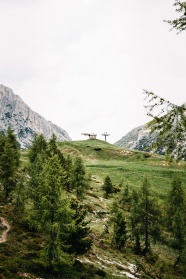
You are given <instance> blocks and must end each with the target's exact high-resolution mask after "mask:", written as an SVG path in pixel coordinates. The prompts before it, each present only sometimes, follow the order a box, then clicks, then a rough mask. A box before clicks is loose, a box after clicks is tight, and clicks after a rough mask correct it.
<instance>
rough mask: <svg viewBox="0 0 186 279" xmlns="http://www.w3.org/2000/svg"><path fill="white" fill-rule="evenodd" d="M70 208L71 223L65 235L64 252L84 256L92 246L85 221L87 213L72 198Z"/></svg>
mask: <svg viewBox="0 0 186 279" xmlns="http://www.w3.org/2000/svg"><path fill="white" fill-rule="evenodd" d="M70 207H71V209H72V210H73V222H72V223H71V225H70V227H69V232H68V234H66V238H65V244H66V245H67V246H66V247H67V248H66V250H67V251H68V252H69V253H75V254H76V255H78V254H84V253H85V252H87V251H88V250H89V249H90V248H91V245H92V239H91V238H90V236H89V234H90V231H91V230H90V228H89V227H88V224H89V222H88V221H85V217H86V213H87V211H86V210H85V209H84V207H83V205H82V204H80V203H79V201H78V200H77V199H74V198H72V199H71V203H70Z"/></svg>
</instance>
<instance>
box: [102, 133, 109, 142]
mask: <svg viewBox="0 0 186 279" xmlns="http://www.w3.org/2000/svg"><path fill="white" fill-rule="evenodd" d="M102 136H104V137H105V141H107V137H108V136H110V134H108V133H107V132H104V133H103V134H102Z"/></svg>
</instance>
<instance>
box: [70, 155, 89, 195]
mask: <svg viewBox="0 0 186 279" xmlns="http://www.w3.org/2000/svg"><path fill="white" fill-rule="evenodd" d="M72 187H73V189H75V191H76V197H77V199H81V198H83V196H84V193H85V192H86V190H87V188H88V181H87V178H86V172H85V166H84V164H83V160H82V159H81V158H80V157H76V159H75V162H74V165H73V169H72Z"/></svg>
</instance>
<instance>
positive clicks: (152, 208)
mask: <svg viewBox="0 0 186 279" xmlns="http://www.w3.org/2000/svg"><path fill="white" fill-rule="evenodd" d="M135 199H136V201H135V202H137V203H136V204H135V205H134V203H133V206H134V207H132V210H131V225H132V234H133V235H134V236H135V240H136V243H140V240H141V241H143V246H144V248H143V254H144V255H146V254H147V253H148V252H150V243H151V239H153V240H156V239H157V238H158V237H159V234H160V223H159V218H160V211H159V208H158V205H157V203H156V201H155V199H154V198H152V197H151V195H150V184H149V181H148V180H147V178H144V180H143V184H142V186H141V189H140V191H139V193H138V196H137V197H135Z"/></svg>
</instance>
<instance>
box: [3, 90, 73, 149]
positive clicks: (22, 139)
mask: <svg viewBox="0 0 186 279" xmlns="http://www.w3.org/2000/svg"><path fill="white" fill-rule="evenodd" d="M9 125H10V126H11V128H12V129H13V130H14V133H15V135H16V136H17V140H18V142H19V145H20V148H22V149H24V148H28V147H29V146H30V145H31V143H32V140H33V137H34V134H35V133H37V134H43V135H44V137H45V138H46V140H48V139H49V138H51V136H52V134H55V136H56V138H57V141H65V140H67V141H68V140H71V138H70V137H69V135H68V134H67V132H66V131H65V130H63V129H62V128H60V127H59V126H57V125H55V124H53V123H52V122H51V121H47V120H46V119H45V118H44V117H42V116H41V115H39V114H38V113H36V112H34V111H32V110H31V109H30V108H29V106H28V105H27V104H25V103H24V102H23V100H22V99H21V98H20V97H19V96H18V95H15V94H14V93H13V91H12V90H11V89H10V88H8V87H6V86H4V85H0V131H6V130H7V128H8V126H9Z"/></svg>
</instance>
